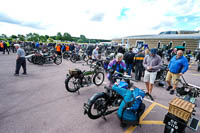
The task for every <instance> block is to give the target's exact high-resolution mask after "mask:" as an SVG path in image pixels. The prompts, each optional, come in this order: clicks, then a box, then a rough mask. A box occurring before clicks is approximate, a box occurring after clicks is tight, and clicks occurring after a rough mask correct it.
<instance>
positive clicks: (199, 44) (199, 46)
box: [199, 40, 200, 48]
mask: <svg viewBox="0 0 200 133" xmlns="http://www.w3.org/2000/svg"><path fill="white" fill-rule="evenodd" d="M199 48H200V40H199Z"/></svg>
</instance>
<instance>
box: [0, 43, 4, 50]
mask: <svg viewBox="0 0 200 133" xmlns="http://www.w3.org/2000/svg"><path fill="white" fill-rule="evenodd" d="M0 50H1V51H3V42H2V41H0Z"/></svg>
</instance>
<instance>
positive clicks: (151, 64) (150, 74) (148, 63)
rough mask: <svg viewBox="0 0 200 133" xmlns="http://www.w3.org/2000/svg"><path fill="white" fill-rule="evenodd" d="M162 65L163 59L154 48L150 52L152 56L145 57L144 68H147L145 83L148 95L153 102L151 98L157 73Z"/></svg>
mask: <svg viewBox="0 0 200 133" xmlns="http://www.w3.org/2000/svg"><path fill="white" fill-rule="evenodd" d="M161 65H162V60H161V57H160V56H159V55H157V49H155V48H152V49H151V50H150V55H147V56H145V58H144V61H143V66H144V68H145V73H144V82H145V84H146V88H147V93H146V95H147V96H149V97H150V99H151V100H152V101H153V100H154V99H153V97H152V96H151V93H152V89H153V84H154V81H155V79H156V75H157V71H158V70H159V69H160V66H161Z"/></svg>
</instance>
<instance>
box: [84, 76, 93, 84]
mask: <svg viewBox="0 0 200 133" xmlns="http://www.w3.org/2000/svg"><path fill="white" fill-rule="evenodd" d="M91 83H92V80H91V77H90V76H87V77H84V79H83V84H91Z"/></svg>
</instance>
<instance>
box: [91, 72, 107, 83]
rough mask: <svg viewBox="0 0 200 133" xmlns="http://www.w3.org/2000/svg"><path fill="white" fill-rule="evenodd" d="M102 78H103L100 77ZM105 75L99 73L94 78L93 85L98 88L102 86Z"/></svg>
mask: <svg viewBox="0 0 200 133" xmlns="http://www.w3.org/2000/svg"><path fill="white" fill-rule="evenodd" d="M100 76H102V77H100ZM104 78H105V77H104V73H103V72H97V73H96V74H95V75H94V77H93V83H94V84H95V85H96V86H100V85H101V84H102V83H103V81H104Z"/></svg>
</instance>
